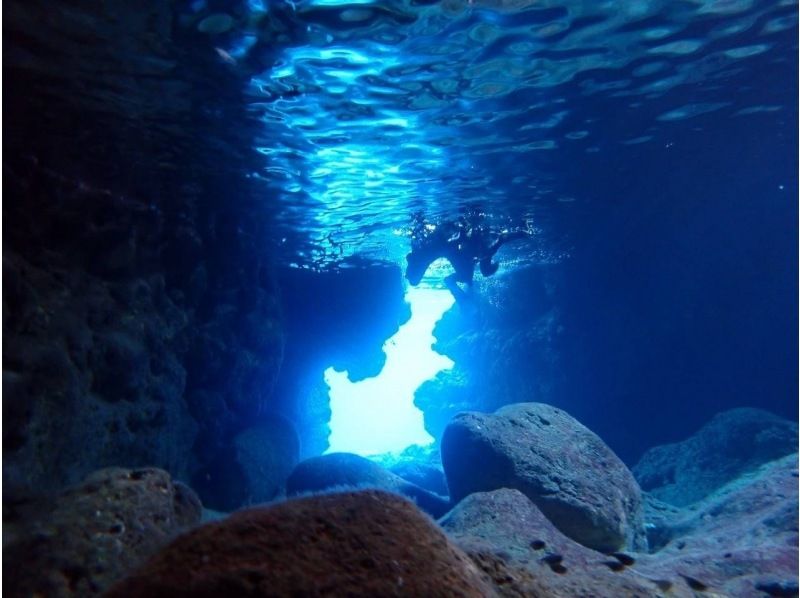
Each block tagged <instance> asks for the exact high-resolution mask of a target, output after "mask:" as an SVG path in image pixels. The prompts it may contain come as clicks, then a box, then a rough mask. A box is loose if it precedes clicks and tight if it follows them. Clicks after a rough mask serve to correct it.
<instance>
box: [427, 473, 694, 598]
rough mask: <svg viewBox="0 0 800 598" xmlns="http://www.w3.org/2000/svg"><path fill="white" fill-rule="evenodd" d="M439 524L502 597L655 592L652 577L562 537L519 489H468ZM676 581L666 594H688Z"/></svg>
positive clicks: (612, 597)
mask: <svg viewBox="0 0 800 598" xmlns="http://www.w3.org/2000/svg"><path fill="white" fill-rule="evenodd" d="M440 523H441V525H442V527H443V528H444V530H445V531H446V532H447V534H448V535H449V536H450V537H451V538H452V539H453V540H454V541H455V542H456V544H458V545H459V546H460V547H461V548H462V549H463V550H464V551H465V552H466V553H467V554H469V555H470V557H471V558H473V559H474V560H475V561H476V563H479V564H480V565H481V567H482V568H483V569H484V570H485V571H487V573H489V574H490V576H491V577H492V579H493V580H494V582H495V584H496V585H497V586H498V589H499V590H500V592H501V594H502V595H504V596H515V597H516V596H534V597H542V598H544V597H547V598H555V597H558V598H561V597H563V598H568V597H570V598H571V597H575V596H595V597H608V598H618V597H621V596H656V595H658V594H659V588H658V585H657V583H656V582H657V581H660V580H659V579H658V578H657V577H649V576H642V575H639V574H638V573H635V572H633V571H631V570H623V571H620V572H614V571H612V570H611V568H609V566H608V565H607V564H606V563H614V562H616V559H615V558H613V557H609V556H607V555H605V554H603V553H601V552H597V551H594V550H592V549H590V548H586V547H585V546H582V545H581V544H578V543H577V542H575V541H574V540H571V539H569V538H568V537H566V536H565V535H564V534H562V533H561V532H560V531H558V529H556V527H555V526H554V525H553V524H552V523H551V522H550V521H549V519H548V518H547V517H545V516H544V514H543V513H542V512H541V511H540V510H539V508H538V507H537V506H536V505H535V504H533V502H531V500H530V499H528V498H527V497H526V496H525V495H524V494H522V493H521V492H520V491H519V490H512V489H508V488H503V489H500V490H494V491H491V492H477V493H475V494H471V495H470V496H468V497H467V498H465V499H464V500H463V501H461V502H460V503H459V504H458V505H457V506H456V507H455V508H454V509H453V510H452V511H451V512H450V513H448V514H447V515H446V516H445V517H444V518H443V519H442V520H441V521H440ZM559 557H560V559H559ZM550 563H553V564H554V565H555V566H554V567H551V565H550ZM557 565H561V566H562V567H563V568H564V570H561V569H559V568H558V566H557ZM675 582H676V583H675V584H674V586H673V587H671V588H670V589H671V590H672V593H671V594H670V595H671V596H692V595H693V594H692V593H691V592H690V591H688V588H686V586H685V584H682V583H681V580H680V578H678V579H676V580H675Z"/></svg>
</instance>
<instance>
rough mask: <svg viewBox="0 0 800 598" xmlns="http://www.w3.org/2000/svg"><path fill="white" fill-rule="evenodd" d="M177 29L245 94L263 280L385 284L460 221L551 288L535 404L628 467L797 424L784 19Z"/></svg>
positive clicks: (789, 57) (434, 275)
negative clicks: (369, 274)
mask: <svg viewBox="0 0 800 598" xmlns="http://www.w3.org/2000/svg"><path fill="white" fill-rule="evenodd" d="M182 15H183V17H182V18H183V20H182V27H183V28H184V29H185V31H187V32H197V31H200V33H198V34H197V39H198V40H199V41H197V42H196V43H197V52H206V55H210V54H211V53H215V54H214V56H215V59H216V60H218V61H219V62H221V63H222V64H224V68H225V69H227V70H229V71H230V72H232V73H236V74H237V76H241V77H244V79H245V81H246V84H245V87H246V92H245V93H246V110H247V111H248V113H249V114H250V116H251V117H252V119H253V122H254V125H253V126H255V127H256V140H257V142H256V145H255V147H254V149H255V150H257V152H258V153H259V156H260V158H259V159H260V160H261V161H260V163H258V162H257V163H256V168H255V170H254V171H253V172H250V173H248V176H249V177H250V178H251V179H252V180H254V181H257V182H258V184H259V186H258V187H257V188H258V189H261V190H262V191H260V192H262V193H263V196H264V198H265V205H268V206H269V209H271V210H273V212H274V215H275V233H274V235H273V238H272V240H271V244H270V250H271V252H272V253H273V254H274V255H275V256H277V258H278V260H279V262H280V264H282V265H284V266H289V267H292V268H302V269H310V270H325V269H328V270H337V269H342V268H345V267H348V266H349V265H352V264H361V265H363V264H364V263H370V262H389V263H394V264H397V265H399V266H400V267H402V266H403V265H404V256H405V254H406V253H407V251H408V249H409V237H410V235H411V221H412V216H413V214H415V213H417V212H422V213H423V214H424V215H425V216H426V218H427V219H428V220H429V221H431V222H437V221H439V220H447V219H452V218H454V217H455V216H456V215H457V214H458V213H460V211H461V210H463V209H466V208H468V207H473V208H474V207H477V208H478V209H479V210H480V211H482V212H483V213H484V214H485V215H486V221H487V222H488V223H489V224H490V225H491V226H493V227H496V228H497V229H519V228H524V229H527V230H529V231H531V232H532V233H533V237H532V238H531V239H530V240H529V241H528V242H526V243H516V244H514V245H513V246H509V247H504V248H503V249H502V251H501V253H500V254H499V257H500V261H501V264H502V272H503V273H504V274H508V273H513V272H515V271H518V270H521V269H522V268H525V267H528V266H532V267H549V266H557V267H559V268H560V269H561V271H563V272H564V273H565V279H566V282H565V283H564V284H562V285H561V286H560V287H559V293H558V297H557V298H556V302H557V303H558V306H559V309H560V317H561V323H560V328H559V330H560V331H561V333H562V334H561V335H560V336H559V339H560V340H559V341H558V342H557V350H558V351H559V354H560V360H561V361H560V365H559V367H560V370H559V371H560V374H559V375H560V376H561V378H560V380H561V382H560V387H559V390H558V392H557V396H555V397H549V399H552V400H554V402H555V403H556V404H558V405H559V406H561V407H563V408H565V409H567V410H568V411H569V412H570V413H571V414H573V415H574V416H576V417H577V418H578V419H580V420H581V421H583V422H584V423H586V424H587V425H589V426H590V427H591V428H592V429H593V430H595V431H596V432H598V433H599V434H600V435H601V436H602V437H603V438H605V439H607V441H608V442H609V443H611V445H612V446H613V448H614V449H615V450H617V451H618V452H619V453H620V455H621V456H623V458H625V459H626V460H628V461H634V460H635V459H636V458H637V456H638V455H639V454H640V453H641V451H643V450H644V449H645V448H647V447H649V446H652V445H653V444H657V443H659V442H668V441H675V440H679V439H681V438H684V437H685V436H686V435H688V434H689V433H691V432H692V431H693V430H696V429H697V428H698V427H699V426H700V425H702V424H703V423H704V422H705V421H707V420H708V419H709V418H710V417H711V416H712V415H713V414H714V413H716V412H717V411H719V410H722V409H726V408H730V407H733V406H737V405H756V406H761V407H765V408H768V409H772V410H774V411H776V412H778V413H781V414H783V415H787V416H790V417H796V415H797V411H796V410H797V406H796V402H795V399H794V397H795V396H796V393H797V386H796V378H797V374H796V363H797V347H796V343H795V337H794V332H795V331H796V329H797V315H796V311H797V310H796V301H797V292H796V279H797V261H796V246H797V227H796V223H797V205H796V199H797V171H796V164H797V72H798V65H797V6H796V3H795V2H791V1H761V2H759V1H755V0H694V1H686V2H674V1H663V2H662V1H650V2H628V1H603V2H587V1H579V0H575V1H569V0H562V1H557V2H533V1H525V0H516V1H501V0H492V1H489V0H485V1H482V0H477V1H476V0H447V1H445V2H409V1H406V2H399V1H398V2H370V1H358V2H337V1H333V0H323V1H313V0H309V1H299V2H293V3H277V2H276V3H267V2H248V3H246V4H245V3H233V4H226V3H206V2H195V3H192V4H191V6H186V7H184V9H183V13H182ZM225 15H229V16H228V17H225ZM265 39H266V40H267V41H266V42H265V41H264V40H265ZM267 198H268V200H267ZM429 275H430V276H429V277H428V279H426V281H425V283H424V284H425V285H427V286H441V277H442V274H440V273H439V272H433V271H432V272H429ZM523 292H524V291H523ZM499 301H501V303H502V301H503V300H502V299H501V300H499ZM352 334H353V335H355V336H358V334H359V333H358V331H355V330H354V331H353V333H352ZM326 365H330V364H326ZM465 365H467V366H468V367H472V368H478V369H479V368H480V367H482V365H481V364H480V363H475V364H465ZM531 376H536V372H532V374H531ZM525 398H526V397H509V400H520V399H525ZM656 422H657V425H656V424H655V423H656Z"/></svg>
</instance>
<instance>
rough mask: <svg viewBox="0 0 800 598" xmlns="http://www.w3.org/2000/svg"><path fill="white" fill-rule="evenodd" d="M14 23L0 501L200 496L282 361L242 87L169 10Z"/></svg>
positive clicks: (101, 7)
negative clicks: (171, 488)
mask: <svg viewBox="0 0 800 598" xmlns="http://www.w3.org/2000/svg"><path fill="white" fill-rule="evenodd" d="M8 16H9V19H8V22H7V29H8V31H7V33H8V34H9V48H8V49H9V52H8V61H7V63H4V67H7V69H6V71H7V73H6V74H7V75H8V77H9V79H8V81H9V87H10V88H13V89H14V93H12V94H9V96H8V102H7V105H4V108H6V109H7V112H8V114H9V115H10V117H9V119H8V120H9V122H10V123H13V126H9V127H8V130H7V131H6V130H5V129H4V132H7V133H8V134H7V135H6V134H5V133H4V139H3V141H4V149H5V150H6V151H5V152H4V154H3V173H4V177H3V194H4V196H5V198H6V200H7V201H6V202H4V206H3V216H4V218H5V222H6V223H7V227H6V229H7V230H6V232H7V233H8V234H7V235H6V237H5V238H4V248H3V249H4V251H3V258H4V263H3V282H4V287H3V291H4V292H3V333H4V334H3V372H4V376H3V384H4V388H5V390H7V391H9V393H8V396H9V398H10V399H11V400H10V401H9V403H8V404H6V403H5V401H4V405H3V409H4V414H5V415H6V416H8V417H9V419H8V423H9V424H11V425H10V426H4V430H3V436H4V437H3V442H4V467H3V480H4V484H5V485H7V486H14V487H15V491H16V492H25V491H35V492H39V491H45V492H56V491H59V490H61V489H63V488H64V487H65V486H68V485H71V484H76V483H78V482H79V481H80V480H81V479H83V477H84V476H85V475H87V474H88V473H89V472H91V471H93V470H95V469H97V468H100V467H107V466H126V467H139V466H151V465H152V466H158V467H162V468H164V469H166V470H168V471H170V472H171V473H172V474H173V475H175V476H177V477H179V478H180V479H190V476H192V475H193V474H195V473H196V471H198V470H204V469H211V468H209V467H208V465H209V463H211V462H212V461H213V460H214V459H216V458H217V455H218V454H219V453H220V452H222V453H224V451H221V450H220V449H224V448H226V447H227V448H229V449H231V447H232V443H233V437H234V436H235V435H236V434H238V433H239V432H241V431H242V430H243V429H244V428H246V427H248V426H250V425H252V420H253V418H254V416H255V415H257V414H263V413H265V412H268V411H270V409H269V407H270V405H269V403H270V401H271V400H272V399H273V394H272V390H273V387H274V383H275V379H276V377H277V374H278V371H279V367H280V363H281V357H282V347H283V334H282V330H283V328H282V326H281V317H280V309H279V306H278V303H279V301H278V293H277V289H276V285H275V281H274V276H273V273H272V264H271V252H270V251H269V250H268V249H266V246H265V239H269V238H270V236H269V235H268V234H267V229H268V228H269V224H270V223H269V218H270V211H269V210H264V208H263V203H262V202H261V201H260V200H258V201H256V200H255V198H256V197H258V198H261V197H262V193H263V191H262V190H259V191H257V192H256V191H255V185H251V183H250V182H248V181H247V180H245V178H244V177H242V176H240V175H241V174H242V173H244V172H250V171H252V169H253V168H254V166H253V164H255V162H256V160H255V157H256V155H257V154H256V152H255V151H254V150H250V151H248V150H247V149H245V148H251V147H253V143H252V141H251V139H249V138H248V135H250V134H252V131H251V132H250V133H247V132H246V131H247V127H246V126H243V125H244V124H245V123H246V122H247V119H248V118H249V117H248V116H247V114H246V109H245V107H244V105H243V104H242V103H241V102H239V101H236V100H235V99H234V98H239V97H240V96H239V93H240V91H241V83H242V82H241V80H239V79H238V77H237V76H236V75H234V74H232V73H230V72H229V71H227V70H226V68H225V67H224V66H222V65H219V64H218V63H217V58H216V56H212V55H205V54H204V53H199V54H198V53H197V52H192V51H187V49H188V48H189V47H191V42H189V40H186V39H185V38H181V33H180V31H178V30H177V29H176V28H175V27H174V25H175V22H174V18H175V14H174V12H173V10H172V9H171V8H170V7H168V6H165V5H164V4H163V3H160V2H155V1H145V2H143V3H140V4H138V5H137V6H135V7H134V6H133V5H131V4H130V3H127V2H124V1H122V0H109V1H108V2H104V3H102V4H97V3H89V4H83V5H80V6H79V5H70V6H67V5H58V6H56V5H52V6H44V5H40V4H36V3H25V2H16V3H13V6H10V12H9V15H8ZM187 42H188V43H189V45H186V44H187ZM109 65H125V66H124V68H113V67H112V70H113V71H114V76H113V77H105V76H103V77H99V78H98V73H100V72H106V71H108V69H109ZM54 93H55V94H57V95H58V96H63V97H71V98H73V100H75V101H73V102H53V101H52V98H53V94H54ZM189 122H191V123H193V124H192V126H189V127H187V126H184V124H185V123H189ZM212 130H213V133H212ZM212 139H213V141H210V142H209V140H212ZM220 153H223V154H224V155H225V156H226V159H225V160H224V161H222V162H221V161H220V160H219V156H220ZM251 159H253V160H252V162H251ZM235 175H239V176H235ZM233 180H235V181H236V183H235V184H233V185H232V182H231V181H233ZM221 196H224V197H226V201H224V202H220V201H219V197H221ZM267 243H268V241H267ZM205 399H207V400H208V401H207V402H206V401H205ZM225 454H226V455H229V456H230V458H231V461H230V462H229V463H228V464H227V465H229V466H231V465H233V464H235V451H233V450H229V451H228V453H225ZM215 465H216V464H215ZM219 469H220V468H219V467H217V468H216V471H218V470H219ZM242 498H243V500H244V498H246V496H245V494H244V493H242Z"/></svg>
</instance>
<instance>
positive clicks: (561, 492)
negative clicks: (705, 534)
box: [442, 403, 646, 551]
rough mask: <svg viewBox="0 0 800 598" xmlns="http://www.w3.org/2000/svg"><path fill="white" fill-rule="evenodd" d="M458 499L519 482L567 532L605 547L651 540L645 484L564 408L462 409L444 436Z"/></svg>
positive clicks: (444, 458)
mask: <svg viewBox="0 0 800 598" xmlns="http://www.w3.org/2000/svg"><path fill="white" fill-rule="evenodd" d="M442 463H443V464H444V469H445V474H446V476H447V484H448V487H449V488H450V494H451V498H452V500H453V501H454V502H456V501H458V500H461V499H463V498H464V497H466V496H468V495H469V494H472V493H474V492H485V491H491V490H496V489H499V488H515V489H517V490H520V491H521V492H522V493H523V494H525V495H526V496H527V497H528V498H530V499H531V500H532V501H533V502H534V503H535V504H536V505H537V506H538V507H539V509H541V511H542V512H543V513H544V514H545V515H546V516H547V518H548V519H550V521H552V522H553V524H554V525H555V526H556V527H557V528H558V529H559V530H561V532H563V533H564V534H566V535H567V536H569V537H570V538H573V539H574V540H576V541H578V542H580V543H581V544H583V545H585V546H588V547H590V548H594V549H597V550H601V551H613V550H618V549H622V548H630V549H643V548H645V546H646V538H645V532H644V523H643V518H642V499H641V491H640V489H639V486H638V484H637V483H636V480H635V479H634V478H633V476H632V475H631V473H630V471H628V469H627V468H626V467H625V465H624V464H623V463H622V461H620V459H619V458H618V457H617V456H616V455H615V454H614V453H613V452H612V451H611V449H610V448H608V447H607V446H606V445H605V443H603V441H602V440H600V438H598V437H597V436H596V435H595V434H594V433H592V432H591V431H590V430H588V429H587V428H586V427H584V426H583V425H581V424H580V423H579V422H577V421H576V420H575V419H573V418H572V417H570V416H569V415H568V414H567V413H565V412H564V411H562V410H560V409H557V408H555V407H551V406H550V405H545V404H543V403H517V404H513V405H508V406H506V407H502V408H501V409H499V410H497V411H496V412H495V413H493V414H484V413H474V412H467V413H461V414H459V415H457V416H456V417H455V418H454V419H453V420H452V421H451V423H450V425H449V426H448V427H447V429H446V430H445V433H444V437H443V439H442Z"/></svg>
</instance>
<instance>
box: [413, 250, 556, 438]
mask: <svg viewBox="0 0 800 598" xmlns="http://www.w3.org/2000/svg"><path fill="white" fill-rule="evenodd" d="M558 280H559V277H558V274H557V271H556V270H555V269H554V268H552V267H549V266H547V265H537V266H531V267H526V268H522V269H519V270H511V271H509V272H502V273H500V274H498V275H496V276H493V277H492V278H491V279H487V280H481V281H478V283H476V285H475V288H474V291H473V295H472V296H471V297H470V299H469V302H472V303H471V304H470V303H468V304H467V305H466V306H463V307H461V308H459V309H455V310H452V311H450V312H448V313H446V314H445V315H444V317H443V318H442V320H441V321H440V322H439V323H438V324H437V325H436V329H435V330H434V335H435V336H436V338H437V342H436V344H435V345H434V349H435V350H436V351H438V352H439V353H441V354H442V355H446V356H447V357H449V358H450V359H452V360H453V361H454V362H455V365H454V367H453V368H452V369H451V370H447V371H445V372H441V373H439V374H438V375H437V376H436V378H434V379H433V380H430V381H428V382H426V383H424V384H423V385H422V386H420V388H419V389H418V390H417V392H416V394H415V398H414V403H415V404H416V405H417V406H418V407H419V408H420V409H421V410H422V412H423V414H424V417H425V429H426V430H427V431H428V432H429V433H430V434H431V436H433V437H434V438H436V439H437V441H440V440H441V438H442V434H443V433H444V429H445V428H446V427H447V424H448V423H449V422H450V420H451V419H452V418H453V417H454V416H455V415H456V414H457V413H459V412H461V411H484V412H491V411H494V410H496V409H498V408H499V407H502V406H503V405H505V404H508V403H510V402H512V401H514V399H512V397H515V398H516V399H515V400H516V401H518V400H519V397H525V399H526V400H528V401H539V402H550V401H551V399H552V397H553V393H554V392H556V389H557V388H558V384H559V380H560V376H561V375H562V374H561V372H560V370H559V362H558V353H557V350H556V344H557V341H558V337H559V335H560V319H559V311H558V309H557V307H556V305H555V294H556V288H557V284H558Z"/></svg>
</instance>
